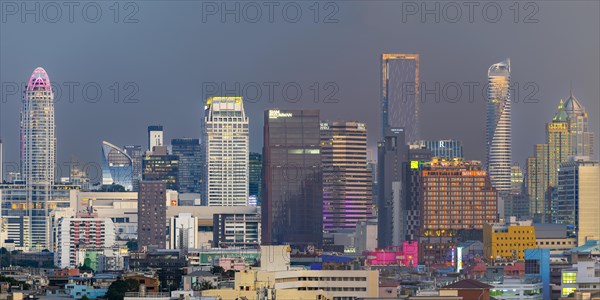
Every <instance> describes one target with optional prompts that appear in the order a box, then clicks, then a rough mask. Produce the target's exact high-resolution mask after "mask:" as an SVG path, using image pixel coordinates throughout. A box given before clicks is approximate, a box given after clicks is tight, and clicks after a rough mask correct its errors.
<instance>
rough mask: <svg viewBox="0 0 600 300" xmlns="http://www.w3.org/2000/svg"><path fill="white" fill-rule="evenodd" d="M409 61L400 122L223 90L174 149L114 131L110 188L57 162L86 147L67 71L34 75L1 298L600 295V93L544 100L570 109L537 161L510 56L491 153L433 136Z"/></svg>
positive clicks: (385, 72) (555, 121)
mask: <svg viewBox="0 0 600 300" xmlns="http://www.w3.org/2000/svg"><path fill="white" fill-rule="evenodd" d="M393 50H395V51H398V52H400V53H398V52H395V51H393V52H392V51H390V52H384V53H379V57H378V60H379V63H380V64H379V66H378V68H379V71H380V73H379V74H378V76H379V82H380V86H379V91H378V93H379V95H380V99H378V101H375V102H373V103H377V105H379V115H378V120H379V126H380V127H376V126H375V125H372V124H368V123H367V122H366V120H364V119H354V120H352V119H350V118H349V117H347V116H345V115H344V112H343V111H340V112H339V114H338V117H337V118H335V119H333V118H331V117H324V116H323V114H322V113H321V111H320V110H319V109H315V108H314V106H311V107H307V108H284V107H280V106H279V105H276V104H273V105H271V106H270V107H269V108H268V109H266V110H264V111H263V112H262V116H260V115H256V114H251V113H249V112H248V110H247V106H248V105H249V103H252V102H249V101H248V100H247V99H246V95H242V94H239V95H233V96H232V95H230V93H222V95H218V94H215V95H210V96H208V97H205V98H204V99H202V98H197V99H194V103H195V104H194V105H197V106H202V107H203V115H202V116H198V118H201V119H202V121H201V128H200V132H201V134H200V136H195V137H175V138H172V139H171V140H170V141H169V140H167V139H166V138H165V136H166V133H168V132H169V128H168V127H167V126H164V125H163V124H162V123H161V122H157V123H152V124H144V126H147V132H139V136H143V137H144V140H145V141H146V143H147V144H144V145H141V144H136V143H131V144H125V145H120V144H117V143H113V142H111V137H110V136H98V137H96V138H98V139H101V140H102V142H101V144H98V145H97V146H96V145H94V147H96V148H97V150H98V155H97V161H96V163H97V165H98V166H99V168H100V170H101V171H100V176H99V177H94V176H91V175H90V174H88V173H89V169H87V168H86V167H85V166H84V165H82V164H72V165H69V169H68V171H67V173H68V174H66V175H67V176H65V174H64V170H63V172H59V171H58V170H57V165H58V162H57V161H58V158H57V157H58V156H57V155H58V154H57V153H58V151H67V152H68V154H69V155H71V154H76V153H77V151H78V149H73V148H66V147H62V146H60V144H61V140H59V139H57V132H58V131H60V130H62V128H61V127H60V126H58V125H57V123H58V122H57V115H58V113H57V112H56V110H58V106H56V105H55V104H56V98H58V96H57V92H56V89H55V86H54V85H53V81H52V78H53V77H52V74H53V72H55V71H57V70H53V69H50V68H46V67H45V65H41V66H39V67H37V68H35V69H34V70H26V71H27V72H32V73H31V76H30V77H29V79H28V80H27V81H26V85H25V86H24V89H23V91H22V99H20V100H21V101H20V104H19V105H20V111H11V112H8V113H9V114H14V115H17V114H18V115H20V122H19V128H20V131H19V133H18V136H19V138H20V140H19V141H18V143H17V142H16V141H15V142H11V143H8V142H7V141H6V139H4V140H2V139H0V207H1V211H0V299H15V300H17V299H115V300H121V299H126V300H138V299H165V300H170V299H182V300H183V299H189V300H200V299H202V300H218V299H221V300H238V299H240V300H241V299H246V300H250V299H255V300H275V299H279V300H281V299H290V300H295V299H306V300H308V299H313V300H350V299H353V300H354V299H356V300H358V299H365V300H367V299H423V300H428V299H439V300H445V299H447V300H471V299H473V300H475V299H477V300H489V299H506V300H509V299H532V300H550V299H561V300H562V299H565V300H567V299H578V300H586V299H589V300H594V299H596V300H598V299H600V164H599V162H598V151H599V149H597V147H596V145H597V140H598V136H597V134H598V133H597V132H594V128H596V127H595V126H594V124H593V123H592V120H594V121H596V122H597V121H598V120H599V118H600V112H598V111H592V110H590V111H588V110H586V106H587V107H590V106H591V104H592V103H596V102H598V101H599V100H598V99H583V98H582V99H578V98H577V94H578V92H579V91H578V90H576V89H574V88H573V82H555V84H556V85H559V86H564V87H565V88H564V93H563V94H560V95H554V99H551V100H548V101H546V102H543V103H541V104H540V105H552V106H553V107H554V112H553V115H548V116H546V117H545V118H546V122H545V124H542V123H540V124H530V126H531V127H533V128H535V130H536V132H537V135H538V136H540V137H541V136H543V137H544V140H545V142H544V143H534V142H531V144H530V145H527V146H528V147H530V149H531V151H530V154H529V156H528V158H527V159H526V161H519V160H518V159H516V158H515V157H514V156H513V146H514V144H515V141H514V139H513V133H514V132H515V127H514V126H513V110H514V109H515V106H514V102H515V99H514V97H515V95H514V85H513V80H512V79H511V75H512V68H513V67H514V68H515V69H518V68H519V66H517V65H514V63H513V64H512V65H511V59H510V58H505V59H502V60H501V61H500V59H496V58H494V57H493V56H492V57H490V58H489V64H488V65H489V68H488V69H482V70H481V71H480V73H479V74H480V75H481V80H482V81H487V84H486V86H485V88H484V94H485V99H483V100H484V101H485V111H480V112H479V114H481V115H485V124H473V126H476V127H481V128H485V144H481V145H479V147H477V149H474V150H473V151H474V152H477V151H479V152H481V154H482V156H483V157H485V159H484V160H483V161H480V160H477V159H474V158H473V157H469V156H467V155H466V154H465V153H467V151H463V150H464V148H465V146H464V143H463V141H462V140H461V139H458V138H456V137H453V136H448V137H447V138H445V139H432V138H430V137H428V136H427V135H426V134H424V132H423V130H422V124H423V123H425V122H437V120H431V119H428V120H425V119H424V118H423V117H422V116H423V114H422V107H421V106H422V105H423V101H422V99H423V97H422V96H423V95H421V93H427V90H425V91H424V90H423V89H422V88H423V87H422V83H423V81H422V76H423V75H422V71H421V69H420V65H421V63H422V62H423V60H426V59H427V58H426V57H425V56H423V55H421V54H420V53H414V52H413V53H401V52H403V51H401V50H402V49H393ZM25 79H27V78H24V79H23V80H25ZM3 95H4V94H3ZM203 96H204V95H203ZM517 100H518V99H517ZM4 107H5V106H4ZM4 107H3V109H4ZM594 107H597V106H594ZM357 109H360V108H357ZM4 113H7V112H6V111H4ZM167 117H168V115H167V114H165V118H167ZM454 118H469V116H468V115H467V114H465V115H463V116H454ZM348 119H350V120H348ZM2 121H3V124H2V125H7V124H4V120H2ZM253 123H254V124H260V126H261V127H262V131H261V132H253V131H252V130H251V126H250V125H251V124H253ZM371 125H372V126H371ZM123 126H127V124H126V123H124V124H123ZM378 129H380V130H378ZM2 133H6V132H2ZM90 134H94V133H93V132H89V133H86V135H90ZM368 137H371V138H372V137H375V139H376V140H377V144H376V148H373V147H370V146H369V143H368ZM0 138H2V137H0ZM140 139H141V138H140ZM140 139H135V140H140ZM251 139H257V140H261V141H262V152H254V151H251V150H250V149H251V146H250V140H251ZM531 141H534V139H531ZM7 148H15V149H17V148H18V149H19V152H18V153H19V155H20V157H19V160H20V161H19V162H18V169H15V168H14V167H13V166H14V165H15V164H10V166H11V168H7V167H6V166H7V165H9V163H8V162H7V161H5V160H3V150H4V151H6V149H7Z"/></svg>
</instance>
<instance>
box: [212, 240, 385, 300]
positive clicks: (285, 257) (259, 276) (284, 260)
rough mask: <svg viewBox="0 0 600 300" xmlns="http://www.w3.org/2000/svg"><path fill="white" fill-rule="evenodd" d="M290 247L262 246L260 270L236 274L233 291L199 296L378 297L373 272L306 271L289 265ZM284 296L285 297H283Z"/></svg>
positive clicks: (225, 297) (250, 297)
mask: <svg viewBox="0 0 600 300" xmlns="http://www.w3.org/2000/svg"><path fill="white" fill-rule="evenodd" d="M290 251H291V250H290V248H289V246H263V247H261V267H260V269H248V270H244V271H240V272H236V273H235V284H234V288H233V289H213V290H207V291H203V292H202V296H212V297H221V298H222V299H236V298H238V299H242V297H246V298H247V299H258V295H267V294H268V295H272V294H277V298H280V297H281V298H282V299H319V298H317V297H325V299H355V298H369V297H378V296H379V295H378V294H379V284H378V281H379V272H378V271H375V270H306V269H304V268H298V267H293V266H291V265H290ZM286 295H287V297H286Z"/></svg>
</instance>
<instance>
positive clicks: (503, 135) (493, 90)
mask: <svg viewBox="0 0 600 300" xmlns="http://www.w3.org/2000/svg"><path fill="white" fill-rule="evenodd" d="M510 72H511V71H510V59H506V60H505V61H502V62H499V63H497V64H493V65H492V66H491V67H490V68H489V69H488V90H487V124H486V127H487V128H486V129H487V131H486V138H487V170H488V174H489V176H490V180H491V182H492V186H494V187H495V188H496V190H497V191H498V192H500V193H501V194H504V193H508V192H510V166H511V164H512V148H511V147H512V139H511V108H510V106H511V99H510Z"/></svg>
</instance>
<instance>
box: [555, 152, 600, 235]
mask: <svg viewBox="0 0 600 300" xmlns="http://www.w3.org/2000/svg"><path fill="white" fill-rule="evenodd" d="M599 182H600V165H599V164H598V162H592V161H584V160H575V159H572V160H571V161H568V162H565V163H563V164H562V165H561V166H560V171H559V172H558V184H557V194H558V195H557V197H556V199H553V201H552V221H553V223H558V224H564V225H567V226H572V227H573V231H574V235H575V236H576V237H577V244H578V245H579V246H581V245H584V244H585V243H586V241H588V240H600V219H598V216H599V215H600V204H599V202H600V200H599V196H598V195H600V185H599V184H598V183H599Z"/></svg>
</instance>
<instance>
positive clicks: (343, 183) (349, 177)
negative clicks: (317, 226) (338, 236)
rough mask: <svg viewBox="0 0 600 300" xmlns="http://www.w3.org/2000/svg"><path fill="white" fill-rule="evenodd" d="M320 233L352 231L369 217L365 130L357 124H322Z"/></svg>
mask: <svg viewBox="0 0 600 300" xmlns="http://www.w3.org/2000/svg"><path fill="white" fill-rule="evenodd" d="M321 159H322V170H323V230H324V232H326V233H334V232H338V231H340V230H354V229H355V228H356V224H357V223H358V222H360V221H366V220H367V219H368V218H369V217H370V216H371V213H372V207H373V198H372V196H373V195H372V191H371V189H372V178H371V171H370V170H369V169H368V166H367V128H366V126H365V124H364V123H359V122H327V121H325V122H321Z"/></svg>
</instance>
